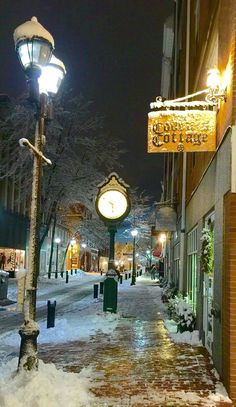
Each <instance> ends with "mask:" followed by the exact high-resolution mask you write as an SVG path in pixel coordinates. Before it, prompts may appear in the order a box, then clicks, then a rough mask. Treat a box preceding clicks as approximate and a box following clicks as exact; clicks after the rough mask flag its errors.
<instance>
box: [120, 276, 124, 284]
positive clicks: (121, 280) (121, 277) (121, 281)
mask: <svg viewBox="0 0 236 407" xmlns="http://www.w3.org/2000/svg"><path fill="white" fill-rule="evenodd" d="M122 283H123V276H120V284H122Z"/></svg>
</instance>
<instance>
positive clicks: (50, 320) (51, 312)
mask: <svg viewBox="0 0 236 407" xmlns="http://www.w3.org/2000/svg"><path fill="white" fill-rule="evenodd" d="M56 304H57V302H56V301H54V302H53V303H51V301H50V300H48V313H47V328H54V326H55V314H56Z"/></svg>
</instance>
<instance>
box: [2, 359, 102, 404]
mask: <svg viewBox="0 0 236 407" xmlns="http://www.w3.org/2000/svg"><path fill="white" fill-rule="evenodd" d="M17 363H18V359H16V358H15V359H12V360H11V361H10V362H8V363H7V364H5V365H3V366H2V367H1V368H0V389H1V390H0V406H1V407H33V406H34V407H46V406H48V407H49V406H50V407H64V406H67V407H82V406H83V407H85V406H93V405H94V406H95V405H96V404H95V403H94V400H95V397H94V396H93V395H92V393H90V391H89V380H88V374H89V373H90V372H89V369H83V370H82V371H81V372H80V373H79V374H75V373H65V372H63V371H62V370H59V369H57V368H56V367H55V365H53V364H45V363H43V362H42V361H41V360H40V361H39V370H38V372H25V371H23V370H22V371H21V372H20V373H19V374H16V369H17ZM13 390H14V391H13Z"/></svg>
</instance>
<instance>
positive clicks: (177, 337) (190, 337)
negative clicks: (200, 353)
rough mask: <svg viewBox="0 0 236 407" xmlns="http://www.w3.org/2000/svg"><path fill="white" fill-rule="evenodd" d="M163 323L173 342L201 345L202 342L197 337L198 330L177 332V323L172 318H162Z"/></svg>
mask: <svg viewBox="0 0 236 407" xmlns="http://www.w3.org/2000/svg"><path fill="white" fill-rule="evenodd" d="M164 324H165V327H166V329H167V330H168V332H169V335H170V337H171V339H172V340H173V341H174V342H175V343H187V344H189V345H193V346H202V342H201V340H200V339H199V331H197V330H195V331H193V332H189V331H185V332H183V333H180V332H177V324H176V322H175V321H173V320H172V319H166V320H164Z"/></svg>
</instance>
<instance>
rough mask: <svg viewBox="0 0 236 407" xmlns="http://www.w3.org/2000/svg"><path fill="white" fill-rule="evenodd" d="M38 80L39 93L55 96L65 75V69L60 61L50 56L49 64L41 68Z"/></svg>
mask: <svg viewBox="0 0 236 407" xmlns="http://www.w3.org/2000/svg"><path fill="white" fill-rule="evenodd" d="M41 71H42V72H41V76H40V77H39V79H38V82H39V92H40V93H46V94H50V95H52V96H53V95H56V94H57V92H58V90H59V88H60V86H61V83H62V81H63V79H64V77H65V74H66V68H65V65H64V64H63V62H62V61H60V59H58V58H56V57H55V56H54V55H52V58H51V60H50V62H49V64H47V65H45V66H43V67H42V70H41Z"/></svg>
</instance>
